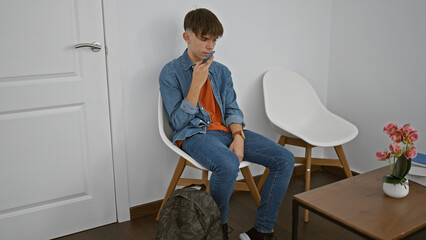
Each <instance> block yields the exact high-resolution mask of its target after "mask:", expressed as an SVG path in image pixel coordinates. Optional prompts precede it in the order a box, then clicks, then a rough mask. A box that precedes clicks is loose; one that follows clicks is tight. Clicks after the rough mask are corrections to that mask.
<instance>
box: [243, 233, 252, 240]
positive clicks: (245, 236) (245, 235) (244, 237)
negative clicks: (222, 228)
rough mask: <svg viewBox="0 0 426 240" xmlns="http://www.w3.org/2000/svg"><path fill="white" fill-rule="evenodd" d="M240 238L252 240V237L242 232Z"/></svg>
mask: <svg viewBox="0 0 426 240" xmlns="http://www.w3.org/2000/svg"><path fill="white" fill-rule="evenodd" d="M240 240H251V239H250V237H249V236H248V235H247V234H245V233H241V234H240Z"/></svg>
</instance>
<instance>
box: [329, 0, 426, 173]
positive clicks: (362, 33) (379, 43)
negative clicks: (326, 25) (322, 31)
mask: <svg viewBox="0 0 426 240" xmlns="http://www.w3.org/2000/svg"><path fill="white" fill-rule="evenodd" d="M425 12H426V1H423V0H417V1H413V0H410V1H399V0H380V1H378V0H376V1H367V0H363V1H351V0H336V1H333V9H332V18H331V21H332V28H331V39H330V72H329V75H330V79H329V83H328V100H327V101H328V108H329V109H330V110H332V111H334V112H335V113H337V114H338V115H341V116H343V117H345V118H346V119H348V120H350V121H352V122H353V123H354V124H355V125H357V126H358V128H359V135H358V137H357V138H356V139H355V140H354V141H353V142H351V143H349V144H347V145H345V150H346V153H347V155H348V160H349V164H350V166H351V168H352V169H353V170H355V171H359V172H365V171H368V170H371V169H374V168H377V167H379V166H383V165H385V163H384V162H378V161H377V160H376V158H375V152H376V151H383V150H384V149H385V148H387V147H388V145H389V144H390V141H389V140H388V138H387V136H385V135H384V133H383V132H382V129H383V126H384V125H385V124H386V123H387V122H395V123H397V124H404V123H411V124H412V126H413V127H414V128H416V129H417V130H418V131H419V133H420V139H419V141H418V142H417V143H416V144H415V145H416V147H417V149H418V150H419V151H420V152H423V153H424V152H426V135H425V133H426V124H425V120H426V111H425V110H426V107H425V104H426V94H425V90H426V44H425V43H426V15H425Z"/></svg>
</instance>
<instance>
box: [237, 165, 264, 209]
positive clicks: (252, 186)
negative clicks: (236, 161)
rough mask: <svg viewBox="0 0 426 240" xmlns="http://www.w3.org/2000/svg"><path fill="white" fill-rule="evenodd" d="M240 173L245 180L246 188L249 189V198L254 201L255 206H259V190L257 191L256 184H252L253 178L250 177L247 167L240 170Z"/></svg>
mask: <svg viewBox="0 0 426 240" xmlns="http://www.w3.org/2000/svg"><path fill="white" fill-rule="evenodd" d="M240 170H241V173H242V174H243V176H244V179H245V180H246V183H247V186H248V188H249V189H250V193H251V196H252V197H253V199H254V202H255V203H256V206H259V205H260V194H259V190H257V187H256V184H255V183H254V179H253V176H252V175H251V172H250V169H249V167H244V168H241V169H240Z"/></svg>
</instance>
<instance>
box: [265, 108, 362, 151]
mask: <svg viewBox="0 0 426 240" xmlns="http://www.w3.org/2000/svg"><path fill="white" fill-rule="evenodd" d="M270 120H271V123H272V125H273V127H274V128H275V131H277V132H278V133H280V134H281V135H284V136H286V137H291V138H299V139H302V140H304V141H305V142H307V143H309V144H311V145H313V146H318V147H333V146H338V145H342V144H345V143H347V142H350V141H351V140H353V139H354V138H355V137H356V136H357V135H358V129H357V127H356V126H355V125H353V124H352V123H350V122H348V121H346V120H344V119H342V118H340V117H339V116H336V115H334V114H333V113H331V112H328V113H321V114H315V115H313V116H312V118H310V119H305V121H301V122H300V124H299V125H298V126H297V127H295V126H292V127H290V126H288V125H287V124H286V123H285V122H280V121H278V120H276V119H270Z"/></svg>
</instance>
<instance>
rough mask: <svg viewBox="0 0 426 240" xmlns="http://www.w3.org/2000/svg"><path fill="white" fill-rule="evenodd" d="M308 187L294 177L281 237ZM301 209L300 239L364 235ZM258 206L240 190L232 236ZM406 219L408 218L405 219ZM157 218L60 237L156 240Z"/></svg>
mask: <svg viewBox="0 0 426 240" xmlns="http://www.w3.org/2000/svg"><path fill="white" fill-rule="evenodd" d="M340 179H341V177H338V176H337V175H335V174H331V173H328V172H325V171H318V172H314V173H313V174H312V177H311V187H312V188H316V187H319V186H323V185H326V184H328V183H332V182H334V181H338V180H340ZM303 189H304V179H303V176H296V177H294V178H293V179H292V180H291V182H290V185H289V188H288V190H287V193H286V196H285V198H284V200H283V203H282V205H281V208H280V212H279V215H278V220H277V222H276V224H275V232H276V236H277V239H279V240H281V239H291V196H292V195H294V194H297V193H300V192H303ZM300 211H301V212H300V213H299V216H300V217H301V218H300V220H299V221H300V222H299V239H326V240H334V239H335V240H342V239H344V240H352V239H353V240H355V239H363V238H361V237H358V236H357V235H355V234H354V233H352V232H350V231H348V230H346V229H344V228H342V227H340V226H337V225H336V224H334V223H331V222H329V221H327V220H325V219H323V218H321V217H319V216H317V215H315V214H313V213H311V214H310V219H309V223H307V224H305V223H303V219H302V217H303V213H302V211H303V210H300ZM255 218H256V207H255V204H254V201H253V199H252V198H251V196H250V193H248V192H236V193H234V194H233V195H232V197H231V201H230V210H229V220H228V225H229V226H231V227H232V228H233V229H234V230H233V232H232V233H230V234H229V238H230V239H231V240H238V239H239V238H238V235H239V234H240V233H241V232H245V231H247V230H248V229H249V228H251V227H252V226H253V225H254V220H255ZM401 221H404V219H401ZM156 231H157V222H156V221H155V216H154V215H152V216H148V217H143V218H139V219H136V220H132V221H128V222H124V223H114V224H109V225H106V226H103V227H99V228H95V229H91V230H88V231H85V232H80V233H76V234H73V235H69V236H66V237H62V238H58V240H59V239H60V240H152V239H155V234H156ZM406 239H410V240H421V239H422V240H423V239H426V231H422V232H420V233H419V234H417V235H415V236H412V237H410V238H406Z"/></svg>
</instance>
